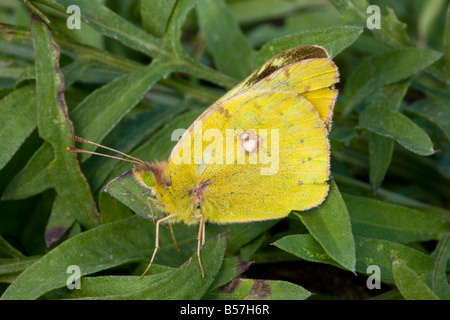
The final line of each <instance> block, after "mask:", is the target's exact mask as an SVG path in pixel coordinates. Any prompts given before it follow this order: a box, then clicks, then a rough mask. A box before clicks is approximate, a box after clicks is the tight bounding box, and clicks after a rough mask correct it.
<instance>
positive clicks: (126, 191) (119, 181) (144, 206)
mask: <svg viewBox="0 0 450 320" xmlns="http://www.w3.org/2000/svg"><path fill="white" fill-rule="evenodd" d="M103 192H106V193H108V194H109V195H111V196H112V197H114V198H116V199H117V200H119V201H120V202H121V203H123V204H124V205H126V206H127V207H128V208H130V209H131V210H133V212H135V213H136V214H138V215H140V216H141V217H144V218H148V219H151V218H152V216H151V211H150V208H149V207H148V206H149V203H148V200H147V198H149V197H150V198H153V197H152V196H151V193H150V190H149V189H148V188H145V187H144V186H143V185H142V184H140V183H138V181H137V180H136V178H135V177H134V174H133V171H131V170H130V171H127V172H125V173H124V174H122V175H120V176H119V177H117V178H115V179H114V180H112V181H110V182H109V183H108V184H107V185H106V186H105V187H104V188H103ZM150 205H151V204H150ZM152 208H153V212H154V215H155V219H156V220H158V218H162V217H164V215H162V212H161V210H159V209H158V208H157V207H156V206H155V205H152Z"/></svg>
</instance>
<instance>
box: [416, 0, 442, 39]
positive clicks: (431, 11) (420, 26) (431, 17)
mask: <svg viewBox="0 0 450 320" xmlns="http://www.w3.org/2000/svg"><path fill="white" fill-rule="evenodd" d="M446 4H447V1H446V0H437V1H428V2H425V3H424V4H423V6H422V8H421V10H420V15H419V19H418V21H417V34H418V38H419V39H418V41H419V44H421V45H423V46H425V45H426V44H427V43H428V40H429V39H428V38H429V37H430V35H431V33H432V31H433V25H434V24H435V22H436V20H438V19H439V18H440V17H439V16H440V14H441V13H442V11H444V10H445V5H446Z"/></svg>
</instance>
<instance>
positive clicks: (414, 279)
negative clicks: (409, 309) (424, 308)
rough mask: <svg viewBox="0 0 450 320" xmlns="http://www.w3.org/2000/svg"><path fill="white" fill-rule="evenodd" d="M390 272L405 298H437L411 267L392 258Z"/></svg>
mask: <svg viewBox="0 0 450 320" xmlns="http://www.w3.org/2000/svg"><path fill="white" fill-rule="evenodd" d="M392 260H393V262H392V272H393V274H394V280H395V284H396V285H397V288H398V290H399V291H400V293H401V294H402V296H403V297H404V298H405V299H407V300H439V298H438V296H436V294H434V293H433V291H432V290H431V289H430V288H429V287H428V286H427V285H426V283H425V281H424V280H423V279H422V278H421V277H420V276H419V275H418V274H417V273H416V272H415V271H414V270H413V269H411V268H409V267H408V266H406V265H404V264H402V263H400V262H398V260H397V259H395V257H394V258H393V259H392Z"/></svg>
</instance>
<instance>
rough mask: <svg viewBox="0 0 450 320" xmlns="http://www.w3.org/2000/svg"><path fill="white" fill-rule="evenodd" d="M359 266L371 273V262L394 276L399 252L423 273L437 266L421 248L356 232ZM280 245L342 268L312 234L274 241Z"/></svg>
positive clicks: (384, 274) (384, 276)
mask: <svg viewBox="0 0 450 320" xmlns="http://www.w3.org/2000/svg"><path fill="white" fill-rule="evenodd" d="M355 243H356V267H355V270H356V271H357V272H359V273H362V274H369V273H368V272H367V269H368V267H369V266H371V265H376V266H378V267H379V268H380V275H381V279H382V280H386V281H390V280H392V279H393V274H392V260H391V257H392V256H393V255H394V256H396V257H397V258H398V259H399V260H400V261H401V262H402V263H404V264H406V265H408V266H411V267H414V269H415V270H417V271H418V272H419V273H420V274H422V275H425V274H427V273H429V272H431V270H432V269H433V261H432V259H431V258H430V257H429V256H428V255H426V254H424V253H422V252H420V251H417V250H414V249H412V248H410V247H407V246H405V245H401V244H398V243H395V242H391V241H386V240H378V239H370V238H364V237H358V236H355ZM274 245H275V246H277V247H278V248H280V249H282V250H285V251H287V252H289V253H291V254H293V255H295V256H298V257H300V258H302V259H305V260H307V261H311V262H317V263H326V264H330V265H333V266H336V267H340V268H342V266H340V265H339V264H337V263H336V261H334V260H333V259H332V258H331V257H330V256H329V255H328V254H327V253H326V252H325V250H324V249H323V247H322V246H321V245H320V244H319V243H318V242H317V241H316V240H315V239H314V238H313V237H312V236H311V235H309V234H297V235H289V236H286V237H284V238H281V239H280V240H278V241H276V242H275V243H274Z"/></svg>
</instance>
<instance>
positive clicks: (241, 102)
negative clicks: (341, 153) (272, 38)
mask: <svg viewBox="0 0 450 320" xmlns="http://www.w3.org/2000/svg"><path fill="white" fill-rule="evenodd" d="M338 81H339V73H338V70H337V67H336V65H335V64H334V63H333V61H332V60H331V59H330V57H329V54H328V52H327V51H326V50H325V49H324V48H322V47H318V46H303V47H298V48H294V49H290V50H286V51H283V52H281V53H279V54H278V55H276V56H274V57H273V58H271V59H270V60H268V61H267V62H266V63H264V65H262V66H261V67H260V68H258V69H257V70H256V71H254V72H253V73H252V74H251V75H250V76H248V77H247V78H246V79H245V80H243V81H242V82H241V83H239V84H238V85H237V86H236V87H234V88H233V89H232V90H230V91H229V92H228V93H226V94H225V95H224V96H223V97H221V98H220V99H219V100H218V101H216V102H215V103H214V104H213V105H212V106H210V107H209V108H208V109H207V110H206V111H205V112H204V113H203V114H202V115H200V117H199V118H198V119H197V120H196V121H195V122H194V123H193V124H192V125H191V126H190V127H189V128H188V130H186V131H185V133H184V134H183V136H182V137H181V139H180V140H179V142H178V143H177V145H176V146H175V147H174V149H173V150H172V153H171V155H170V157H169V159H168V161H166V162H144V161H142V160H139V159H137V158H133V157H130V156H128V155H126V154H123V153H121V152H119V153H121V154H123V155H125V156H127V157H130V158H132V160H129V161H131V162H136V163H138V164H139V165H138V166H137V167H135V168H134V169H133V174H134V176H135V178H136V181H137V182H138V183H140V184H141V185H142V186H144V187H145V188H146V189H148V190H149V193H150V194H151V196H150V197H148V201H147V202H148V206H149V210H150V212H151V214H152V216H153V217H154V214H153V207H152V206H155V208H158V209H159V210H161V211H162V212H164V213H165V217H163V218H161V219H159V220H158V221H157V222H156V241H155V249H154V252H153V255H152V257H151V260H150V263H149V265H148V267H147V269H146V271H145V272H144V274H145V273H146V272H147V271H148V269H149V268H150V266H151V265H152V263H153V260H154V258H155V255H156V252H157V250H158V248H159V226H160V224H161V223H163V222H165V223H168V224H169V226H170V225H171V224H172V223H176V222H181V221H182V222H184V223H186V224H199V231H198V237H197V240H198V245H197V257H198V263H199V266H200V270H201V275H202V277H204V271H203V267H202V263H201V260H200V248H201V244H202V243H204V241H205V232H204V230H205V223H206V222H212V223H219V224H225V223H237V222H251V221H261V220H269V219H279V218H283V217H285V216H287V215H288V214H289V213H290V212H291V211H292V210H297V211H301V210H307V209H310V208H312V207H315V206H318V205H319V204H320V203H322V202H323V200H324V199H325V197H326V195H327V193H328V183H327V180H328V177H329V173H330V169H329V167H330V151H329V142H328V132H329V130H330V127H331V117H332V114H333V107H334V103H335V100H336V97H337V90H336V89H335V88H334V84H335V83H337V82H338ZM74 140H76V141H79V142H84V143H90V144H94V145H97V146H100V147H103V146H101V145H98V144H95V143H92V142H90V141H87V140H85V139H82V138H78V137H74ZM107 149H109V148H107ZM68 150H69V151H72V152H83V150H79V149H76V148H68ZM110 150H112V149H110ZM113 151H116V150H113ZM89 153H92V152H89ZM122 160H123V159H122ZM171 232H172V236H173V231H172V229H171ZM174 241H175V238H174ZM144 274H143V275H144Z"/></svg>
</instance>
